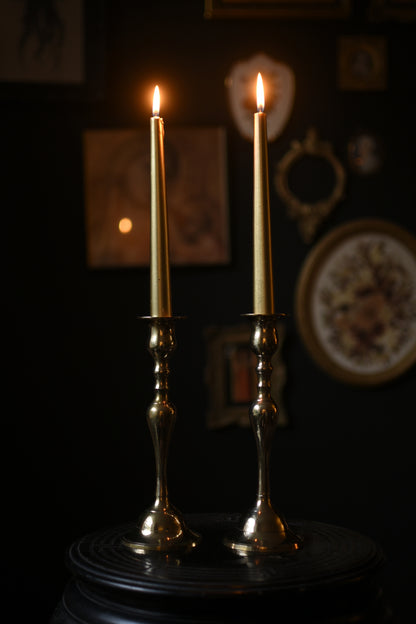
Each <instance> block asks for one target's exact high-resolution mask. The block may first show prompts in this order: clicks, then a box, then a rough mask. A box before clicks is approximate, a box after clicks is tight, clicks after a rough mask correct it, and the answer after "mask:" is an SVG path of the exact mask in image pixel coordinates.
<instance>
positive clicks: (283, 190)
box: [274, 128, 346, 243]
mask: <svg viewBox="0 0 416 624" xmlns="http://www.w3.org/2000/svg"><path fill="white" fill-rule="evenodd" d="M310 157H312V158H316V159H321V160H322V159H323V160H324V161H325V163H326V164H328V165H329V166H330V167H331V169H332V171H333V177H334V183H333V187H332V189H331V192H330V193H329V195H327V196H325V197H322V198H319V199H318V200H316V201H311V202H307V201H304V200H303V199H301V198H300V197H299V196H298V195H297V194H296V192H295V191H294V190H293V189H292V188H291V186H290V183H289V177H290V173H291V171H292V168H294V166H295V165H296V164H298V163H299V162H300V161H302V160H303V159H306V158H310ZM345 177H346V176H345V169H344V167H343V166H342V164H341V163H340V161H339V160H338V159H337V158H336V156H335V155H334V152H333V149H332V146H331V144H330V143H329V142H328V141H321V140H319V138H318V133H317V131H316V129H315V128H309V130H308V131H307V133H306V138H305V139H304V140H303V141H298V140H294V141H292V143H291V148H290V150H289V151H288V152H287V153H286V154H285V155H284V156H283V158H282V159H281V160H280V161H279V163H278V164H277V167H276V173H275V178H274V181H275V185H276V190H277V192H278V194H279V195H280V197H281V199H282V200H283V201H284V202H285V204H286V207H287V213H288V216H289V217H290V218H292V219H296V221H298V227H299V232H300V235H301V237H302V240H303V241H304V242H305V243H311V242H312V241H313V239H314V237H315V235H316V232H317V230H318V228H319V226H320V224H321V223H322V221H323V220H324V219H325V218H326V217H327V216H328V215H329V214H330V212H331V211H332V210H333V208H334V206H335V205H336V204H337V203H338V202H339V201H340V200H341V199H342V197H343V195H344V189H345Z"/></svg>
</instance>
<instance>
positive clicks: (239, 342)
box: [205, 323, 289, 429]
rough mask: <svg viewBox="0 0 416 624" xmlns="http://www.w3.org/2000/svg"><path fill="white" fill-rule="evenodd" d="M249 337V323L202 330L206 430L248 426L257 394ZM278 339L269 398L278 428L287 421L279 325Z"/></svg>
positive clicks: (254, 364)
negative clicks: (274, 406) (275, 413)
mask: <svg viewBox="0 0 416 624" xmlns="http://www.w3.org/2000/svg"><path fill="white" fill-rule="evenodd" d="M250 335H251V328H250V325H249V324H242V325H234V326H229V327H209V328H207V329H206V330H205V339H206V346H207V365H206V370H205V382H206V385H207V388H208V404H209V408H208V412H207V427H208V428H209V429H221V428H223V427H228V426H230V425H237V426H241V427H249V426H250V419H249V409H250V405H251V403H252V402H253V401H254V400H255V398H256V395H257V373H256V365H257V358H256V356H255V354H254V353H253V351H252V350H251V347H250ZM278 336H279V347H278V350H277V351H276V353H275V355H274V356H273V359H272V365H273V372H272V397H273V399H274V401H275V403H276V405H277V407H278V410H279V416H278V426H279V427H287V426H288V424H289V419H288V416H287V412H286V410H285V407H284V404H283V390H284V387H285V384H286V378H287V373H286V366H285V364H284V361H283V357H282V344H283V341H284V326H283V324H282V323H280V324H279V326H278Z"/></svg>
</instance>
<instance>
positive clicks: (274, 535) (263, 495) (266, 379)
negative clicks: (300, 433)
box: [224, 314, 300, 555]
mask: <svg viewBox="0 0 416 624" xmlns="http://www.w3.org/2000/svg"><path fill="white" fill-rule="evenodd" d="M248 316H251V317H252V319H253V328H252V335H251V347H252V349H253V351H254V353H255V354H256V356H257V398H256V400H255V401H254V402H253V403H252V405H251V407H250V422H251V425H252V428H253V432H254V437H255V441H256V446H257V458H258V486H257V499H256V502H255V505H254V507H253V508H252V509H251V510H250V512H249V513H248V515H247V516H246V518H245V520H244V522H243V527H242V529H241V531H240V532H239V533H238V534H237V535H234V536H231V537H226V538H225V540H224V541H225V544H226V545H227V546H228V547H229V548H231V549H233V550H235V551H236V552H237V553H238V554H240V555H248V554H250V553H257V554H261V553H264V554H268V553H282V552H290V551H293V550H297V549H298V548H299V547H300V539H299V538H298V537H297V536H296V535H295V534H294V533H293V532H292V531H291V529H290V528H289V526H288V525H287V522H286V520H285V519H284V517H283V516H282V515H280V514H278V513H277V512H276V511H275V510H274V509H273V507H272V504H271V498H270V455H271V448H272V441H273V435H274V433H275V430H276V427H277V417H278V409H277V406H276V404H275V402H274V400H273V398H272V395H271V374H272V370H273V366H272V362H271V360H272V357H273V355H274V353H275V352H276V350H277V347H278V334H277V328H276V325H277V319H278V318H280V317H281V316H282V315H277V314H267V315H265V314H253V315H248Z"/></svg>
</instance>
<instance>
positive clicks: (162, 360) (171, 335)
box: [124, 317, 200, 554]
mask: <svg viewBox="0 0 416 624" xmlns="http://www.w3.org/2000/svg"><path fill="white" fill-rule="evenodd" d="M175 348H176V336H175V328H174V319H173V317H152V318H151V322H150V339H149V351H150V352H151V354H152V356H153V359H154V362H155V367H154V375H155V396H154V399H153V401H152V403H151V404H150V406H149V408H148V410H147V422H148V425H149V429H150V433H151V436H152V440H153V446H154V452H155V461H156V492H155V501H154V503H153V505H152V506H151V507H150V508H149V509H147V510H146V511H145V512H144V514H143V515H142V516H141V518H140V519H139V521H138V522H137V524H136V526H135V528H134V529H133V531H132V532H131V533H129V534H128V535H126V536H125V537H124V543H125V545H127V546H128V547H129V548H131V549H132V550H133V551H134V552H136V553H138V554H143V553H146V552H149V551H159V552H163V553H164V552H178V551H187V550H190V549H192V548H193V547H194V546H196V545H197V543H198V542H199V539H200V538H199V535H197V534H196V533H194V532H192V531H191V530H190V529H188V527H187V526H186V523H185V521H184V519H183V517H182V515H181V513H180V512H179V511H178V510H177V509H176V508H175V507H174V506H173V505H172V504H171V503H170V501H169V495H168V485H167V459H168V451H169V445H170V440H171V436H172V432H173V428H174V425H175V420H176V409H175V407H174V405H173V404H172V403H171V402H170V400H169V396H168V394H169V393H168V390H169V385H168V378H169V373H170V369H169V358H170V356H171V355H172V353H173V351H174V350H175Z"/></svg>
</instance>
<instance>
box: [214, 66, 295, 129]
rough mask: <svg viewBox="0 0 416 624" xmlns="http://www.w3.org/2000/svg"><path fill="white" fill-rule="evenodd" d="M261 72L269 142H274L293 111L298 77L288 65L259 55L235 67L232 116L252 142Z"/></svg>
mask: <svg viewBox="0 0 416 624" xmlns="http://www.w3.org/2000/svg"><path fill="white" fill-rule="evenodd" d="M259 72H260V73H261V75H262V78H263V84H264V91H265V112H266V113H267V135H268V139H269V141H274V140H275V139H276V138H277V137H278V136H279V135H280V134H281V132H282V130H283V128H284V127H285V125H286V123H287V121H288V119H289V116H290V113H291V111H292V107H293V100H294V96H295V75H294V73H293V71H292V69H291V68H290V67H289V66H288V65H285V64H284V63H281V62H278V61H275V60H273V59H272V58H270V57H269V56H267V55H265V54H256V55H255V56H252V57H251V58H250V59H248V60H247V61H240V62H238V63H236V64H235V65H233V67H232V68H231V71H230V74H229V76H228V78H227V80H226V85H227V87H228V98H229V103H230V108H231V113H232V116H233V119H234V122H235V124H236V126H237V128H238V130H239V132H240V133H241V134H242V136H243V137H244V138H246V139H248V140H251V141H252V140H253V114H254V113H255V112H256V110H257V103H256V84H257V74H258V73H259Z"/></svg>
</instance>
